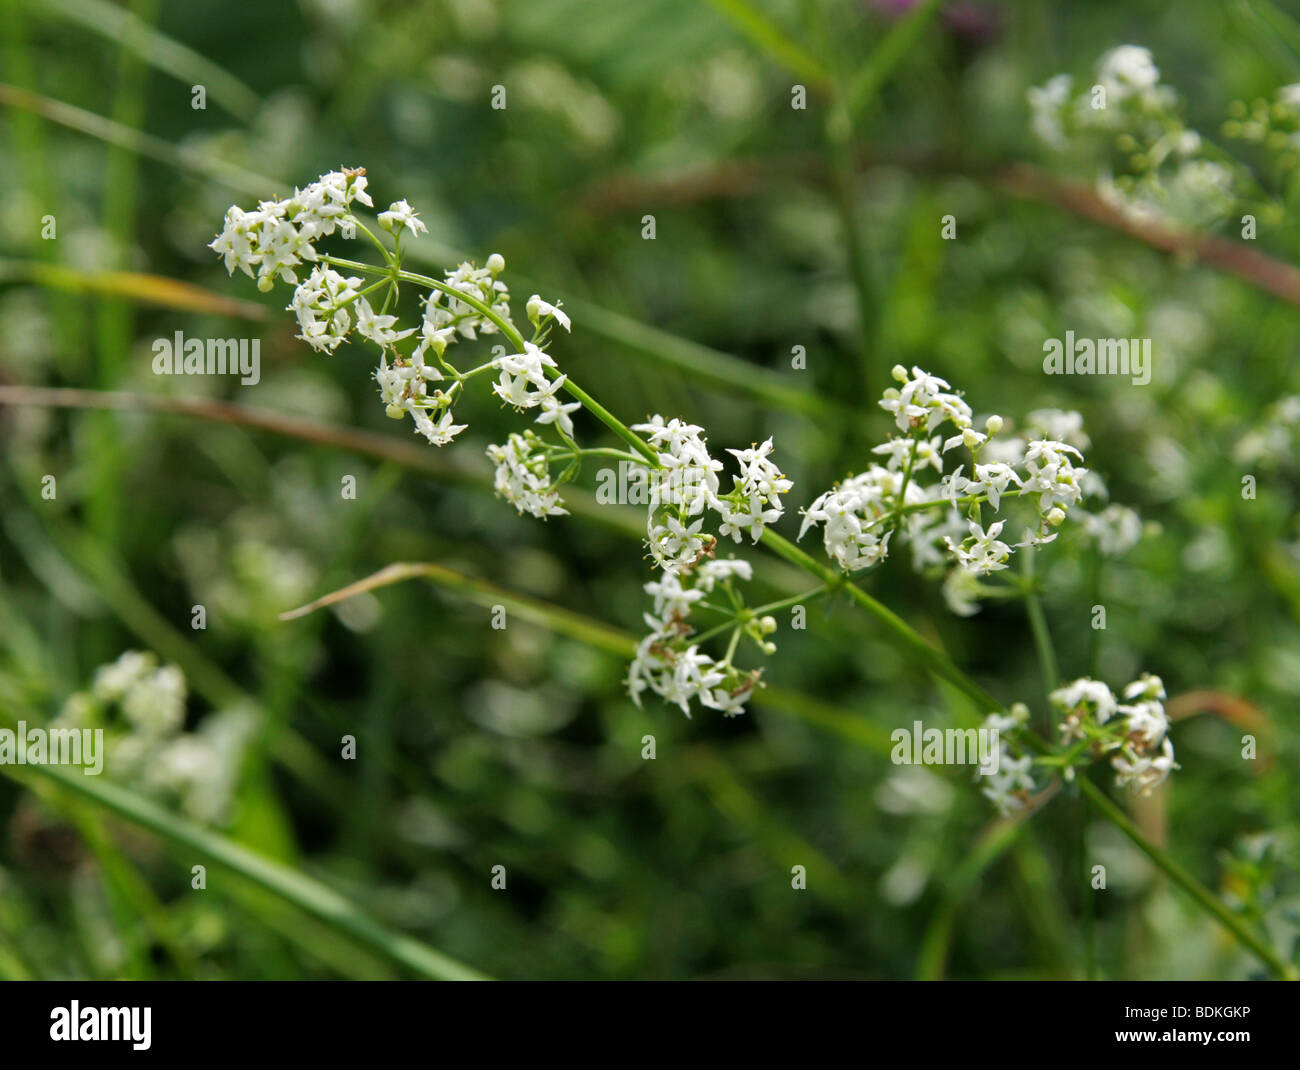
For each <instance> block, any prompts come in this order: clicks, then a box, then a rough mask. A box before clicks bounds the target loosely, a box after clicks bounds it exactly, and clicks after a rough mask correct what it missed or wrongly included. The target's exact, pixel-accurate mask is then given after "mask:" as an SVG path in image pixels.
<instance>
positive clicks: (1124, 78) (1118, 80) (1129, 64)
mask: <svg viewBox="0 0 1300 1070" xmlns="http://www.w3.org/2000/svg"><path fill="white" fill-rule="evenodd" d="M1097 81H1098V82H1099V83H1101V84H1102V85H1103V86H1105V87H1106V93H1107V97H1108V98H1109V99H1108V100H1107V104H1112V103H1119V102H1122V101H1124V100H1126V99H1128V98H1129V97H1130V96H1134V95H1142V94H1145V93H1147V92H1148V91H1149V90H1152V89H1154V88H1155V87H1156V85H1157V84H1159V82H1160V71H1159V70H1158V69H1157V68H1156V65H1155V62H1154V61H1153V60H1152V58H1151V51H1150V49H1146V48H1141V47H1139V46H1137V45H1120V46H1119V47H1118V48H1112V49H1111V50H1110V51H1109V52H1107V53H1105V54H1104V55H1103V56H1102V57H1101V59H1100V60H1099V61H1098V62H1097Z"/></svg>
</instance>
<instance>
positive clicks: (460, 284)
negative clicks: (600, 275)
mask: <svg viewBox="0 0 1300 1070" xmlns="http://www.w3.org/2000/svg"><path fill="white" fill-rule="evenodd" d="M354 204H361V205H365V206H366V207H371V208H373V202H372V200H371V198H370V195H369V194H368V193H367V191H366V177H365V171H364V169H344V170H342V171H335V172H331V173H330V174H327V175H322V176H321V177H320V178H319V179H318V180H317V181H316V182H313V183H312V184H311V185H309V186H307V187H306V188H305V189H302V190H295V191H294V194H293V196H292V197H290V198H287V199H286V200H283V201H264V202H262V203H261V204H259V205H258V207H257V209H256V210H254V211H251V212H246V211H244V210H243V209H241V208H239V207H238V206H232V207H231V208H230V210H229V211H228V212H227V213H226V223H225V227H224V229H223V230H222V233H221V234H220V235H218V236H217V238H216V239H215V240H214V241H213V242H212V243H211V245H210V248H212V249H213V250H214V251H215V252H216V253H217V254H218V255H220V256H223V257H224V258H225V263H226V267H227V269H228V270H229V271H230V272H231V273H232V274H233V273H234V271H235V269H236V268H240V269H242V270H243V271H245V272H246V273H247V274H249V275H250V276H253V275H254V272H255V271H256V277H257V279H258V286H259V288H261V289H263V290H269V289H271V288H272V287H273V285H274V283H275V282H276V281H277V280H283V281H284V282H288V283H291V284H293V285H294V287H295V288H294V292H293V297H292V299H291V300H290V303H289V306H288V308H289V310H290V311H292V312H293V313H294V315H295V316H296V317H297V320H298V327H299V333H298V337H299V338H300V339H301V340H302V341H304V342H306V343H307V344H308V345H309V346H311V347H312V348H313V349H315V350H317V351H318V352H321V353H333V352H335V350H337V349H338V347H339V346H340V345H342V344H343V343H344V342H345V341H347V340H348V339H349V338H350V337H352V336H353V335H354V334H355V336H356V337H358V338H360V339H362V340H363V341H366V342H370V343H372V344H374V345H375V346H376V347H377V348H378V350H379V366H378V368H376V370H375V381H376V383H377V385H378V387H379V396H380V400H381V401H382V402H383V405H384V411H385V413H387V415H388V416H390V417H392V418H393V419H396V420H401V419H405V418H406V417H407V416H410V417H411V419H412V422H413V423H414V425H415V431H416V433H417V434H420V435H423V436H424V438H425V439H426V440H427V441H428V442H429V443H430V444H431V445H434V446H445V445H447V444H449V443H450V442H451V441H453V439H455V437H456V436H457V435H459V434H460V433H461V432H462V431H464V430H465V429H466V427H467V426H468V425H466V424H463V423H457V422H456V419H455V416H454V414H453V412H452V405H453V404H455V402H456V401H457V399H458V398H459V397H460V395H461V393H462V392H463V390H464V387H465V384H466V383H468V382H469V381H471V380H472V379H474V378H476V377H477V376H479V375H482V374H486V373H489V372H495V373H496V374H497V375H498V378H497V380H496V381H495V382H494V383H493V385H492V390H493V392H494V393H495V394H496V395H497V396H498V397H499V398H500V399H501V401H502V402H503V403H505V404H507V405H509V406H511V407H512V408H514V409H515V410H516V411H524V410H530V409H535V410H537V414H536V416H535V423H536V424H538V425H540V426H541V427H547V426H550V427H553V428H554V429H555V431H556V433H557V434H558V435H559V436H560V438H561V439H562V440H563V442H564V443H565V445H566V447H567V451H565V450H557V449H554V448H552V447H550V446H547V445H545V444H543V443H542V442H541V441H540V439H538V438H537V436H535V435H533V434H532V432H529V433H528V434H527V435H512V436H511V437H510V440H509V441H508V442H507V443H506V444H505V445H502V446H493V447H491V449H490V450H489V456H490V457H491V458H492V460H493V461H494V462H496V464H497V479H496V487H497V493H498V494H500V495H501V496H502V497H503V498H505V499H506V500H507V501H509V502H510V503H511V504H513V505H515V506H516V508H518V509H519V510H520V512H527V513H530V514H532V515H533V516H539V517H545V516H553V515H555V514H557V513H562V512H564V510H563V509H561V508H560V501H559V494H558V492H557V490H556V489H555V487H556V484H557V483H562V482H564V481H565V478H566V477H565V476H561V477H560V478H559V479H558V480H555V481H553V480H552V479H551V476H550V471H549V469H550V465H551V464H552V463H554V462H556V461H560V460H565V459H567V460H575V459H576V458H577V457H578V456H579V451H578V447H577V444H576V443H575V442H574V441H573V434H574V427H573V419H572V416H571V414H572V413H573V412H575V411H576V410H577V409H578V408H579V407H580V406H579V404H578V403H577V402H570V403H567V404H566V403H563V402H561V400H560V398H559V396H558V395H559V391H560V390H561V389H562V388H563V386H564V384H565V381H566V377H565V376H564V375H563V374H562V373H560V372H559V371H558V369H557V368H556V364H555V361H554V359H553V358H552V357H551V356H550V355H549V354H548V353H547V352H546V351H545V349H544V348H543V346H544V344H545V342H546V339H547V336H548V335H549V333H550V330H551V328H552V326H553V325H555V324H559V325H560V326H561V327H563V328H564V329H565V330H569V329H570V326H571V324H570V321H569V317H568V315H567V314H566V313H565V312H564V311H563V309H562V308H561V306H560V303H559V302H555V303H554V304H552V303H551V302H549V301H544V300H543V299H542V298H541V297H540V295H538V294H534V295H533V296H532V297H531V298H529V300H528V303H527V306H526V307H527V314H528V319H529V322H530V323H531V324H532V326H533V329H534V335H533V338H532V339H531V340H527V339H524V338H523V337H522V336H521V335H520V334H519V332H518V330H517V329H516V327H515V324H514V321H513V320H512V318H511V312H510V291H509V288H508V287H507V286H506V283H505V282H504V281H503V280H502V278H501V274H502V272H504V271H505V266H506V265H505V259H504V258H503V257H502V256H501V255H500V254H498V253H493V254H492V255H491V256H489V257H488V258H487V261H486V262H485V263H484V265H483V266H482V267H478V266H476V265H474V264H471V263H462V264H459V265H457V266H456V267H455V268H452V269H451V270H449V271H446V272H444V273H443V276H442V278H441V279H434V278H429V277H426V276H419V275H412V274H410V273H409V272H405V271H403V270H402V269H401V239H402V237H403V236H404V235H408V234H409V235H410V236H411V237H413V238H414V237H418V236H419V235H421V234H425V233H427V232H428V228H427V227H426V226H425V224H424V222H423V221H422V220H421V219H420V217H419V213H418V212H417V211H416V210H415V209H414V208H412V207H411V205H410V204H409V203H408V202H407V201H405V200H400V201H395V202H394V203H393V204H392V205H391V206H390V207H389V208H388V210H387V211H384V212H380V213H379V214H378V222H379V226H380V228H381V229H382V230H384V231H387V232H388V233H389V234H390V235H392V238H393V245H392V249H391V251H390V250H389V249H388V248H387V247H385V246H384V244H383V243H382V242H381V241H380V239H379V238H378V237H377V236H376V235H374V234H373V233H371V231H369V230H368V229H367V228H366V226H365V225H364V223H363V222H362V221H361V220H360V219H358V218H357V217H356V215H354V214H353V211H352V209H353V206H354ZM336 231H338V232H340V233H342V234H343V235H344V236H346V237H355V236H356V233H357V232H358V231H360V232H362V234H363V235H364V236H365V237H368V238H369V239H370V240H371V241H373V242H374V243H375V244H376V245H377V246H378V247H379V248H380V249H381V250H383V254H384V259H385V261H386V266H385V267H374V268H371V267H368V266H367V265H365V264H361V263H358V262H355V261H345V260H340V259H338V258H337V257H333V256H330V255H328V254H325V253H323V252H320V251H319V250H318V249H317V248H316V243H317V242H318V241H319V240H320V239H321V238H324V237H327V236H329V235H331V234H334V233H335V232H336ZM303 261H312V262H313V266H312V269H311V271H310V272H309V273H308V274H307V276H306V278H304V279H302V281H301V282H300V281H299V280H298V277H297V274H296V273H295V271H294V269H295V268H296V267H298V266H299V265H300V264H301V263H302V262H303ZM359 273H360V274H359ZM362 274H368V275H371V276H378V279H377V281H375V280H370V281H369V283H368V282H367V280H366V279H364V278H363V277H362ZM402 282H413V283H414V284H415V285H416V286H417V287H420V288H422V291H423V293H422V296H421V298H420V315H419V319H418V322H414V323H409V322H408V323H407V324H404V323H403V322H402V319H401V316H400V315H399V314H398V311H397V299H398V287H399V284H400V283H402ZM492 335H507V336H508V337H509V339H510V340H511V341H512V346H511V347H509V348H513V349H514V350H515V351H514V352H506V353H499V354H498V355H497V356H495V357H494V358H493V359H492V360H490V361H488V362H486V363H483V364H480V365H478V366H477V367H475V368H472V369H470V370H469V371H461V370H460V369H459V368H457V367H456V366H455V365H454V364H452V363H451V361H450V360H449V359H448V348H449V347H450V346H451V345H453V344H454V343H456V342H458V341H462V340H469V341H474V340H476V339H479V338H480V337H482V336H492ZM502 348H506V347H502ZM570 471H571V470H570V469H566V472H570ZM572 471H576V469H572Z"/></svg>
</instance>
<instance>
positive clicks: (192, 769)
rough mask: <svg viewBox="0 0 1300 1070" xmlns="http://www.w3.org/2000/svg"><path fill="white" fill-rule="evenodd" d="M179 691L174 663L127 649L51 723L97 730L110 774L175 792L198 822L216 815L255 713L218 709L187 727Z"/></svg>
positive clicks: (225, 806)
mask: <svg viewBox="0 0 1300 1070" xmlns="http://www.w3.org/2000/svg"><path fill="white" fill-rule="evenodd" d="M186 692H187V688H186V683H185V676H184V674H183V673H182V672H181V670H180V669H178V668H177V667H176V666H175V665H160V664H159V663H158V659H157V657H155V656H154V655H153V654H151V653H146V652H142V651H136V650H128V651H126V652H125V653H124V654H122V656H121V657H119V658H118V659H117V661H115V662H113V663H112V664H109V665H104V666H101V667H100V668H99V669H98V670H97V671H96V673H95V676H94V680H93V682H92V684H91V687H90V689H89V690H88V691H79V692H76V693H75V694H73V695H72V696H70V697H69V699H68V700H67V702H66V703H65V704H64V707H63V709H62V710H61V711H60V713H59V716H58V717H57V718H55V720H54V721H53V722H52V727H55V728H71V729H85V728H89V729H96V728H97V729H102V730H103V731H104V734H105V739H106V742H107V751H108V757H107V761H106V767H107V768H108V769H109V770H110V771H111V773H112V774H113V775H115V776H118V777H121V778H124V779H129V780H130V781H131V782H132V783H134V784H138V785H140V786H142V787H143V788H145V789H146V790H149V791H152V792H155V793H157V794H159V795H161V796H165V797H168V798H172V799H175V800H176V801H178V802H179V803H180V805H181V807H182V808H183V809H184V810H185V811H186V813H188V814H190V815H191V816H192V817H195V818H198V819H199V820H201V821H210V822H222V821H224V820H226V819H227V818H228V817H229V809H230V805H231V803H232V801H233V799H234V797H235V791H236V787H237V784H238V779H239V772H240V767H241V764H242V761H243V755H244V752H245V749H246V747H247V744H248V742H249V740H250V739H251V737H252V732H253V729H254V728H255V726H256V718H255V716H254V715H253V714H252V713H251V712H249V711H247V710H243V709H232V710H225V711H221V712H218V713H213V714H209V715H208V716H207V717H205V718H204V719H203V720H202V722H201V723H200V724H199V726H198V727H197V728H196V729H195V730H194V731H192V732H186V731H184V730H183V728H184V723H185V700H186Z"/></svg>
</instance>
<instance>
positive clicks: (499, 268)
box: [487, 253, 506, 275]
mask: <svg viewBox="0 0 1300 1070" xmlns="http://www.w3.org/2000/svg"><path fill="white" fill-rule="evenodd" d="M487 269H488V270H489V271H490V272H492V274H493V275H499V274H500V273H501V272H503V271H505V269H506V258H505V257H504V256H502V255H501V254H500V253H493V254H492V255H491V256H489V257H488V258H487Z"/></svg>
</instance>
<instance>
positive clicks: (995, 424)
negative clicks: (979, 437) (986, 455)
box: [984, 415, 1002, 435]
mask: <svg viewBox="0 0 1300 1070" xmlns="http://www.w3.org/2000/svg"><path fill="white" fill-rule="evenodd" d="M984 430H985V431H987V432H988V433H989V434H990V435H996V434H997V433H998V432H999V431H1001V430H1002V417H1001V416H996V415H995V416H990V417H989V418H988V419H987V420H985V421H984Z"/></svg>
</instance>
